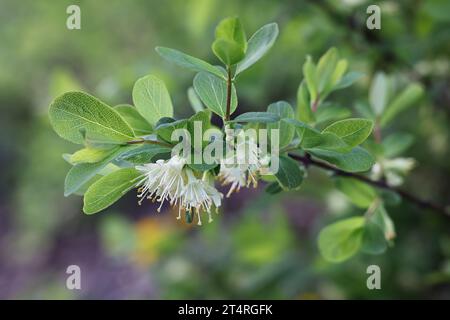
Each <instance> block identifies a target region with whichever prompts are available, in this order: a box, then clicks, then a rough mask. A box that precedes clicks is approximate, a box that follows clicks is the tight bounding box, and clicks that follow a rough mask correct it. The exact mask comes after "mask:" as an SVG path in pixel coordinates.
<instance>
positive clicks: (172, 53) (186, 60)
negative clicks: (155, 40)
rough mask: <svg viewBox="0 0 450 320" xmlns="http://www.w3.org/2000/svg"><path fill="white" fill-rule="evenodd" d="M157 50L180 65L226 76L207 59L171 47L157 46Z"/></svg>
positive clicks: (218, 75)
mask: <svg viewBox="0 0 450 320" xmlns="http://www.w3.org/2000/svg"><path fill="white" fill-rule="evenodd" d="M156 52H158V53H159V55H160V56H161V57H163V58H164V59H166V60H167V61H169V62H172V63H175V64H176V65H178V66H180V67H183V68H187V69H191V70H193V71H197V72H202V71H205V72H209V73H211V74H214V75H215V76H217V77H219V78H224V75H223V73H222V72H221V71H220V70H219V69H218V68H217V67H215V66H213V65H211V64H209V63H208V62H206V61H203V60H201V59H198V58H195V57H192V56H190V55H187V54H185V53H183V52H181V51H178V50H175V49H171V48H164V47H157V48H156Z"/></svg>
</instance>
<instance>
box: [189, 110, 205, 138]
mask: <svg viewBox="0 0 450 320" xmlns="http://www.w3.org/2000/svg"><path fill="white" fill-rule="evenodd" d="M200 125H201V126H200ZM196 128H197V130H196ZM209 128H211V111H210V110H203V111H200V112H197V113H196V114H194V115H193V116H192V117H190V118H189V121H188V123H187V129H188V131H189V133H190V134H191V140H192V141H191V142H192V145H194V143H195V141H197V140H198V141H202V143H203V134H204V133H205V131H206V130H208V129H209ZM197 131H198V132H197ZM197 134H198V135H199V137H197ZM205 143H207V141H205Z"/></svg>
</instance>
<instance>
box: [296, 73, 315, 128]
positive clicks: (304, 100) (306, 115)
mask: <svg viewBox="0 0 450 320" xmlns="http://www.w3.org/2000/svg"><path fill="white" fill-rule="evenodd" d="M297 119H298V120H300V121H303V122H306V123H313V122H314V121H315V117H314V113H313V111H312V110H311V105H310V101H309V93H308V88H307V87H306V83H305V81H304V80H303V81H302V82H301V83H300V85H299V87H298V90H297Z"/></svg>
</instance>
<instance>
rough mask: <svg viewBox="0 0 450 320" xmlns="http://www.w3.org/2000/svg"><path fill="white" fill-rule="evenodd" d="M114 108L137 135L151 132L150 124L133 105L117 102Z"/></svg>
mask: <svg viewBox="0 0 450 320" xmlns="http://www.w3.org/2000/svg"><path fill="white" fill-rule="evenodd" d="M114 110H116V111H117V112H118V113H119V114H120V115H121V116H122V118H123V119H124V120H125V121H126V122H127V123H128V124H129V125H130V127H131V128H132V129H133V131H134V133H135V134H136V135H137V136H145V135H148V134H151V133H152V131H153V129H152V126H151V125H150V123H148V122H147V121H146V120H145V119H144V118H143V117H142V116H141V115H140V114H139V112H138V111H137V109H136V108H135V107H133V106H131V105H129V104H119V105H117V106H115V107H114Z"/></svg>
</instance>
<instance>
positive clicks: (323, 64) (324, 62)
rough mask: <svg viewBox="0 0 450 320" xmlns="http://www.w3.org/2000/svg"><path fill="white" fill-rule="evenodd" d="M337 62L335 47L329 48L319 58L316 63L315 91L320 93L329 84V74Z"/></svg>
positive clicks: (330, 74)
mask: <svg viewBox="0 0 450 320" xmlns="http://www.w3.org/2000/svg"><path fill="white" fill-rule="evenodd" d="M337 62H338V53H337V50H336V48H330V49H329V50H328V51H327V52H326V53H325V54H324V55H323V56H322V57H321V58H320V59H319V62H318V64H317V70H316V77H317V81H318V83H317V91H318V92H320V93H322V92H324V90H325V89H326V87H327V86H329V85H330V84H331V76H332V74H333V72H334V70H335V69H336V64H337Z"/></svg>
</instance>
